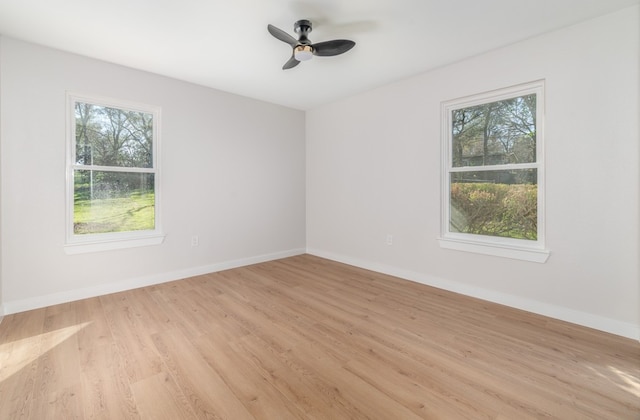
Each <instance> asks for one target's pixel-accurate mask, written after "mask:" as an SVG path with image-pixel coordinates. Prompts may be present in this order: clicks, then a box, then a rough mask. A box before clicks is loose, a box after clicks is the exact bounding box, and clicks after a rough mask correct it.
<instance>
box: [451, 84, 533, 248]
mask: <svg viewBox="0 0 640 420" xmlns="http://www.w3.org/2000/svg"><path fill="white" fill-rule="evenodd" d="M451 130H452V131H451V136H452V137H451V143H450V144H451V150H450V152H451V168H450V170H449V175H450V191H449V192H450V203H449V204H450V220H449V224H450V231H451V232H461V233H471V234H479V235H489V236H497V237H507V238H516V239H528V240H536V239H537V220H538V213H537V202H538V200H537V197H538V186H537V184H538V179H537V178H538V174H537V169H536V167H535V163H536V161H537V156H536V153H537V152H536V150H537V149H536V94H529V95H524V96H518V97H515V98H509V99H505V100H501V101H496V102H489V103H484V104H480V105H476V106H471V107H467V108H461V109H455V110H453V111H452V113H451Z"/></svg>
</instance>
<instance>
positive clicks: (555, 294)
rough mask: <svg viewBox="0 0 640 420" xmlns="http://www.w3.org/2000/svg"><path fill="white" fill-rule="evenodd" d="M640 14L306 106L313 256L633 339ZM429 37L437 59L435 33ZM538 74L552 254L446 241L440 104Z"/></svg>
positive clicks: (424, 49) (633, 11) (424, 48)
mask: <svg viewBox="0 0 640 420" xmlns="http://www.w3.org/2000/svg"><path fill="white" fill-rule="evenodd" d="M639 15H640V12H639V9H638V7H633V8H630V9H626V10H623V11H621V12H618V13H614V14H610V15H606V16H603V17H601V18H598V19H595V20H591V21H587V22H584V23H581V24H579V25H576V26H572V27H569V28H565V29H563V30H560V31H556V32H553V33H548V34H546V35H544V36H539V37H536V38H533V39H529V40H527V41H525V42H520V43H518V44H514V45H511V46H509V47H506V48H502V49H499V50H496V51H491V52H487V53H485V54H483V55H480V56H476V57H473V58H470V59H467V60H464V61H462V62H458V63H454V64H451V65H449V66H446V67H443V68H440V69H437V70H435V71H430V72H428V73H425V74H422V75H420V76H417V77H414V78H411V79H408V80H404V81H400V82H398V83H395V84H393V85H390V86H386V87H381V88H379V89H376V90H373V91H368V92H366V93H363V94H360V95H356V96H353V97H350V98H348V99H345V100H342V101H339V102H336V103H333V104H330V105H326V106H323V107H319V108H316V109H314V110H311V111H308V112H307V127H306V130H307V249H308V251H309V252H310V253H313V254H317V255H321V256H325V257H329V258H333V259H336V260H340V261H344V262H347V263H351V264H355V265H359V266H362V267H366V268H371V269H375V270H378V271H383V272H387V273H391V274H396V275H400V276H403V277H405V278H409V279H412V280H416V281H421V282H424V283H428V284H432V285H435V286H438V287H442V288H446V289H450V290H455V291H459V292H463V293H466V294H469V295H472V296H477V297H481V298H484V299H489V300H493V301H497V302H501V303H505V304H508V305H511V306H515V307H520V308H523V309H526V310H529V311H533V312H538V313H542V314H546V315H551V316H554V317H557V318H561V319H565V320H569V321H572V322H576V323H580V324H583V325H588V326H591V327H595V328H599V329H603V330H607V331H610V332H614V333H616V334H620V335H625V336H629V337H634V338H636V339H637V338H638V333H639V331H640V327H639V325H640V321H639V319H640V314H639V310H638V306H639V293H640V292H639V290H638V281H639V280H638V278H639V268H638V252H639V237H638V236H639V235H638V214H639V207H638V201H639V194H640V192H639V190H640V184H639V172H638V168H639V154H640V153H639V147H638V144H639V142H638V121H639V109H638V105H639V95H638V92H639V91H638V89H639V85H638V81H639V77H640V73H639V70H638V64H639V40H640V33H639V22H640V19H639ZM421 42H422V44H421V51H420V52H419V53H421V54H429V45H430V43H432V42H438V40H421ZM469 42H473V40H469ZM371 71H375V69H371ZM538 79H545V80H546V121H545V122H546V129H545V148H546V162H547V172H546V177H547V180H546V189H547V193H546V203H547V205H546V215H547V230H546V234H547V245H548V248H549V249H550V250H551V256H550V258H549V260H548V261H547V263H545V264H537V263H531V262H524V261H517V260H510V259H504V258H498V257H491V256H485V255H477V254H471V253H465V252H461V251H453V250H447V249H441V248H439V246H438V242H437V238H438V236H439V222H440V199H439V197H440V104H441V102H442V101H446V100H449V99H454V98H458V97H462V96H467V95H472V94H476V93H480V92H485V91H490V90H493V89H497V88H502V87H506V86H511V85H515V84H519V83H523V82H529V81H533V80H538ZM388 234H392V235H393V244H392V245H387V244H386V238H387V235H388ZM461 309H463V308H461Z"/></svg>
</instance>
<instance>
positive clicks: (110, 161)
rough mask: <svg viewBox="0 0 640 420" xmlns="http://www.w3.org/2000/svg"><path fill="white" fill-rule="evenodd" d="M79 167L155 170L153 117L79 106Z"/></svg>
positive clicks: (125, 111) (126, 111) (88, 105)
mask: <svg viewBox="0 0 640 420" xmlns="http://www.w3.org/2000/svg"><path fill="white" fill-rule="evenodd" d="M75 120H76V139H75V140H76V164H79V165H100V166H120V167H130V168H133V167H136V168H151V167H152V166H153V159H152V153H153V151H152V146H153V114H150V113H145V112H138V111H128V110H124V109H118V108H109V107H106V106H100V105H93V104H88V103H83V102H77V103H76V105H75Z"/></svg>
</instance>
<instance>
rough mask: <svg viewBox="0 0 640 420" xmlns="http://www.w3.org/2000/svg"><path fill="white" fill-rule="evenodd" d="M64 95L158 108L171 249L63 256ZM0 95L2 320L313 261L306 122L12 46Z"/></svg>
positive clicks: (1, 58)
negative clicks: (288, 261)
mask: <svg viewBox="0 0 640 420" xmlns="http://www.w3.org/2000/svg"><path fill="white" fill-rule="evenodd" d="M67 90H70V91H75V92H81V93H86V94H95V95H100V96H107V97H112V98H118V99H122V100H126V101H133V102H140V103H146V104H151V105H157V106H160V107H161V109H162V118H161V120H162V122H161V151H162V155H161V158H162V159H161V160H162V161H161V171H162V172H161V177H162V190H161V192H162V196H161V200H162V202H161V211H162V226H163V228H164V232H165V233H166V238H165V241H164V243H163V244H162V245H159V246H150V247H142V248H133V249H125V250H117V251H109V252H101V253H93V254H82V255H66V254H65V253H64V251H63V245H64V240H65V225H64V224H65V222H64V221H65V142H66V139H65V118H66V117H65V106H66V105H65V91H67ZM0 91H1V93H0V101H1V102H0V103H1V104H2V108H1V111H0V112H1V113H0V121H1V123H2V125H1V132H0V136H1V144H0V146H1V152H2V155H1V159H2V160H1V162H0V167H1V171H2V172H1V181H2V184H1V188H2V190H1V191H2V196H1V207H0V212H1V216H2V218H1V225H0V231H1V232H2V244H1V252H2V255H1V259H2V267H1V286H2V287H1V293H2V294H1V296H2V304H3V306H4V311H5V312H6V313H12V312H16V311H22V310H25V309H31V308H33V307H38V306H45V305H49V304H52V303H58V302H63V301H68V300H72V299H77V298H82V297H86V296H88V295H95V294H101V293H108V292H112V291H116V290H121V289H127V288H130V287H135V286H140V285H145V284H152V283H156V282H159V281H165V280H172V279H175V278H180V277H186V276H189V275H193V274H199V273H202V272H207V271H214V270H216V269H219V268H227V267H232V266H236V265H243V264H247V263H250V262H256V261H261V260H266V259H270V258H276V257H279V256H284V255H290V254H296V253H301V252H304V249H305V144H304V141H305V139H304V136H305V131H304V124H305V122H304V113H303V112H301V111H297V110H293V109H289V108H285V107H281V106H276V105H272V104H268V103H264V102H259V101H256V100H252V99H248V98H244V97H240V96H236V95H232V94H228V93H224V92H220V91H216V90H212V89H208V88H203V87H200V86H196V85H193V84H188V83H184V82H180V81H176V80H172V79H169V78H165V77H160V76H157V75H153V74H149V73H145V72H141V71H137V70H132V69H129V68H125V67H120V66H116V65H112V64H108V63H105V62H101V61H97V60H93V59H90V58H86V57H81V56H77V55H71V54H67V53H64V52H61V51H57V50H53V49H49V48H44V47H40V46H36V45H33V44H29V43H25V42H21V41H17V40H14V39H11V38H6V37H3V38H0ZM192 235H197V236H198V237H199V245H198V246H197V247H191V236H192Z"/></svg>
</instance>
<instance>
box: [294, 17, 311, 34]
mask: <svg viewBox="0 0 640 420" xmlns="http://www.w3.org/2000/svg"><path fill="white" fill-rule="evenodd" d="M293 30H294V31H295V32H296V33H297V34H301V35H306V34H308V33H309V32H311V31H312V30H313V28H312V26H311V21H310V20H306V19H302V20H299V21H297V22H296V23H294V24H293Z"/></svg>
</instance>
